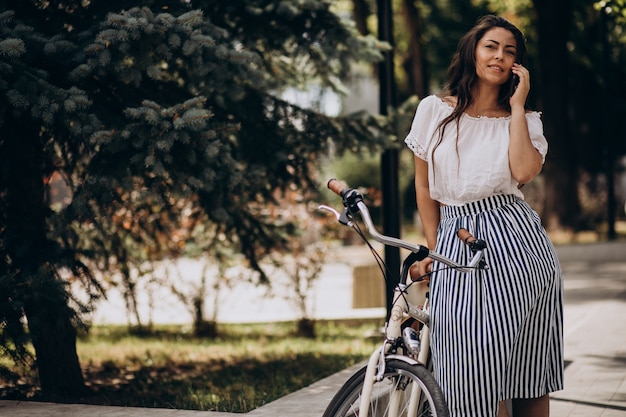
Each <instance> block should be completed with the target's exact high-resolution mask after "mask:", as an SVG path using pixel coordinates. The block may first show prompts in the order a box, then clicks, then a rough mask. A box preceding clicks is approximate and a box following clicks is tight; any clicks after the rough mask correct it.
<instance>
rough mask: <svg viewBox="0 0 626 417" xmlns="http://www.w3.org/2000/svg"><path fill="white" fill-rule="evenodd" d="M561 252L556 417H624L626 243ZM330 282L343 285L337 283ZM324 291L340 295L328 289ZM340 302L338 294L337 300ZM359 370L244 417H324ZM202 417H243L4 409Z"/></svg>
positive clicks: (5, 406) (52, 413)
mask: <svg viewBox="0 0 626 417" xmlns="http://www.w3.org/2000/svg"><path fill="white" fill-rule="evenodd" d="M353 250H354V249H353ZM557 251H558V253H559V258H560V260H561V263H562V266H563V270H564V277H565V332H564V342H565V359H566V364H567V366H566V369H565V389H564V390H563V391H560V392H557V393H554V394H553V395H552V396H551V402H550V406H551V410H552V412H551V416H552V417H583V416H584V417H626V324H625V319H626V242H617V243H601V244H590V245H567V246H559V247H557ZM360 256H370V255H369V254H367V253H365V252H363V253H359V252H358V250H357V251H356V252H355V253H354V254H352V258H351V259H353V260H354V259H356V258H357V257H360ZM329 279H331V280H332V281H333V282H334V283H335V284H337V281H336V277H329ZM340 284H341V285H343V286H346V285H348V284H347V283H340ZM320 288H322V289H329V288H330V289H332V288H334V289H335V290H336V287H333V286H329V285H328V286H325V285H322V286H321V287H320ZM322 292H324V293H325V291H322ZM348 293H349V292H344V294H348ZM336 296H337V294H336V291H335V293H334V294H333V297H336ZM318 297H319V298H322V297H323V294H322V295H320V294H318ZM345 305H349V303H345ZM350 310H351V311H346V312H345V314H347V315H349V316H351V317H357V316H358V314H359V311H358V309H357V310H356V311H355V310H354V309H350ZM375 312H376V311H372V310H371V309H365V310H364V311H363V313H364V314H366V315H367V316H368V317H369V316H371V315H372V314H373V313H375ZM356 368H357V367H353V368H351V369H347V370H344V371H341V372H339V373H337V374H335V375H332V376H330V377H328V378H325V379H323V380H321V381H318V382H316V383H314V384H312V385H311V386H309V387H307V388H304V389H302V390H300V391H297V392H295V393H292V394H290V395H287V396H286V397H283V398H281V399H279V400H277V401H275V402H272V403H270V404H266V405H265V406H263V407H260V408H258V409H256V410H254V411H251V412H249V413H247V414H245V415H246V416H250V417H288V416H301V417H318V416H321V415H322V413H323V411H324V409H325V408H326V405H327V404H328V402H329V401H330V399H331V398H332V396H333V395H334V393H335V392H336V391H337V390H338V389H339V387H340V386H341V385H342V384H343V383H344V382H345V381H346V380H347V379H348V377H349V376H350V375H351V373H352V372H354V371H355V370H356ZM201 414H204V415H207V414H208V415H210V416H211V417H226V416H230V417H232V416H236V415H238V414H234V413H218V412H201V411H189V410H167V409H146V408H126V407H103V406H91V405H77V404H74V405H68V404H51V403H36V402H15V401H0V416H11V417H39V416H47V417H62V416H63V417H65V416H77V417H78V416H81V417H99V416H107V417H121V416H125V417H161V416H163V417H165V416H168V417H169V416H171V417H192V416H198V415H201Z"/></svg>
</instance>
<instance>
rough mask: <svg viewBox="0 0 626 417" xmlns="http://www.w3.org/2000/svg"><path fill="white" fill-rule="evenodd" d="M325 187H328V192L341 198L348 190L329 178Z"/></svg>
mask: <svg viewBox="0 0 626 417" xmlns="http://www.w3.org/2000/svg"><path fill="white" fill-rule="evenodd" d="M326 185H327V186H328V189H329V190H330V191H332V192H333V193H335V194H337V195H338V196H339V197H343V193H344V192H345V191H346V190H347V189H348V186H347V185H346V184H344V183H343V182H341V181H339V180H337V179H335V178H331V179H330V180H328V183H327V184H326Z"/></svg>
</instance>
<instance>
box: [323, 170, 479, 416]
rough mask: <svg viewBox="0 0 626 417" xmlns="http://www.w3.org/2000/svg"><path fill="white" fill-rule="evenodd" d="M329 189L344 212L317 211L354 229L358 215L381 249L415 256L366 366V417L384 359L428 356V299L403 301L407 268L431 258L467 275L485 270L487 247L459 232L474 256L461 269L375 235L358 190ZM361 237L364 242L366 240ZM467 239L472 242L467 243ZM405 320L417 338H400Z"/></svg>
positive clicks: (415, 403) (416, 402) (412, 405)
mask: <svg viewBox="0 0 626 417" xmlns="http://www.w3.org/2000/svg"><path fill="white" fill-rule="evenodd" d="M328 188H330V189H331V190H332V191H334V192H335V193H336V194H338V195H340V196H341V197H342V199H343V202H344V207H345V208H344V210H343V212H342V213H339V212H338V211H337V210H335V209H334V208H332V207H329V206H326V205H320V206H319V209H321V210H326V211H329V212H331V213H333V214H334V215H335V217H336V218H337V220H338V221H339V222H340V223H341V224H344V225H346V226H350V227H353V228H355V223H354V222H353V221H352V215H353V214H355V213H356V212H358V213H359V214H360V216H361V219H362V221H363V223H364V224H365V226H366V228H367V231H368V233H369V235H370V237H371V238H372V239H374V240H375V241H377V242H380V243H382V244H384V245H388V246H393V247H398V248H403V249H406V250H409V251H410V252H411V254H414V255H413V257H411V255H409V257H407V259H405V261H404V265H403V271H402V273H401V280H400V283H399V284H398V285H397V286H396V288H395V289H394V296H393V297H394V298H393V303H392V308H391V311H390V314H389V317H388V320H387V323H385V339H384V341H383V344H382V345H381V346H380V347H378V348H377V349H376V350H375V351H374V353H372V355H371V356H370V358H369V361H368V363H367V368H366V373H365V381H364V385H363V389H362V391H361V398H360V407H359V417H368V413H369V402H370V398H371V396H372V391H373V386H374V383H375V382H378V381H381V380H382V379H383V378H384V375H385V363H386V359H388V358H391V357H393V358H394V359H399V360H402V361H404V362H407V363H409V364H411V365H418V364H420V363H421V364H424V365H425V364H426V363H427V361H428V357H429V355H430V329H429V322H430V314H429V312H428V308H429V306H428V298H426V299H425V302H424V305H423V306H421V307H420V306H417V305H413V304H411V303H410V302H409V301H408V300H407V297H406V293H407V288H408V285H407V284H406V280H407V278H408V267H409V266H410V264H412V263H413V262H415V261H420V260H423V259H425V258H426V257H430V258H432V259H433V260H436V261H439V262H441V263H443V264H445V265H447V266H448V267H450V268H454V269H456V270H458V271H460V272H470V271H473V270H475V269H477V268H482V269H486V268H487V266H486V264H485V263H484V261H483V259H482V258H483V250H484V249H485V248H486V244H485V242H484V241H479V240H476V239H475V238H474V237H473V236H471V235H470V234H469V232H467V231H466V230H464V229H463V232H464V233H463V235H461V231H459V238H461V239H462V240H463V241H464V242H465V243H467V244H468V245H470V247H471V248H472V251H473V252H474V255H473V257H472V259H471V261H470V262H469V264H468V265H460V264H458V263H457V262H455V261H453V260H451V259H449V258H447V257H445V256H443V255H440V254H438V253H435V252H433V251H431V250H429V249H428V248H427V247H425V246H423V245H415V244H412V243H410V242H406V241H404V240H401V239H398V238H395V237H391V236H385V235H382V234H380V233H378V231H377V230H376V227H375V225H374V222H373V221H372V218H371V216H370V213H369V210H368V208H367V206H366V204H365V203H364V202H363V199H362V196H361V194H360V193H359V192H358V191H357V190H354V189H348V188H347V187H346V186H345V185H344V184H342V183H339V182H338V181H336V180H331V181H329V183H328ZM355 229H356V228H355ZM357 230H358V229H357ZM362 237H363V238H364V239H365V240H366V241H367V238H366V237H365V236H362ZM470 238H472V239H473V240H471V241H470ZM468 242H469V243H468ZM472 245H473V246H472ZM407 316H410V317H412V318H414V319H416V320H418V321H419V322H421V323H423V326H422V328H421V329H420V332H419V335H418V334H417V331H416V330H414V329H412V328H406V329H405V332H406V334H403V331H402V322H403V321H404V320H405V319H406V318H407ZM417 343H419V347H418V348H416V347H415V344H417ZM398 351H401V354H397V352H398ZM411 390H412V391H411V396H410V401H409V406H408V408H409V414H408V415H415V414H416V412H417V410H418V409H419V406H420V397H421V395H420V394H421V388H420V387H419V386H418V385H417V384H413V385H412V387H411ZM399 396H400V394H399V393H398V391H397V390H394V391H393V392H392V394H391V398H389V416H390V417H397V416H398V403H399Z"/></svg>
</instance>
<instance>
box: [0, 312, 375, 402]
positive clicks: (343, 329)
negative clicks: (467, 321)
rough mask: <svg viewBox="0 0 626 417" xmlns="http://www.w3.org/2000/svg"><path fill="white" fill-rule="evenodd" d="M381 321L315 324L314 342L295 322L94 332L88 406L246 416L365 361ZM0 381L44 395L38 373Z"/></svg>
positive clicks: (88, 354)
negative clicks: (210, 335) (198, 330)
mask: <svg viewBox="0 0 626 417" xmlns="http://www.w3.org/2000/svg"><path fill="white" fill-rule="evenodd" d="M381 325H382V320H379V321H375V322H374V321H359V322H344V323H336V322H318V323H317V324H316V333H317V336H316V338H315V339H308V338H299V337H295V336H293V334H294V331H295V327H296V326H295V323H279V324H253V325H240V324H238V325H222V326H221V327H219V332H220V337H218V338H217V339H201V338H194V337H192V336H190V334H189V332H188V330H186V329H184V328H181V327H173V326H169V327H159V328H157V329H155V331H153V332H151V333H150V334H144V335H133V334H130V333H129V331H128V330H127V328H125V327H111V326H106V327H94V328H92V329H91V330H90V331H89V334H88V335H86V336H83V337H81V338H80V339H79V341H78V343H77V349H78V355H79V358H80V361H81V365H82V367H83V370H84V372H83V373H84V376H85V382H86V384H87V385H88V386H89V388H90V389H91V391H92V395H89V396H87V397H85V398H81V399H78V400H74V401H73V402H81V403H88V404H103V405H122V406H138V407H158V408H176V409H189V410H212V411H224V412H234V413H240V412H241V413H244V412H249V411H251V410H253V409H255V408H258V407H260V406H262V405H263V404H266V403H268V402H271V401H274V400H276V399H278V398H280V397H283V396H285V395H287V394H289V393H291V392H294V391H297V390H298V389H300V388H303V387H306V386H308V385H310V384H312V383H313V382H315V381H318V380H320V379H322V378H324V377H326V376H328V375H331V374H333V373H335V372H337V371H340V370H342V369H345V368H347V367H349V366H351V365H353V364H355V363H358V362H360V361H362V360H364V359H365V358H367V357H368V356H369V355H370V354H371V352H372V351H373V349H374V347H375V346H376V344H378V343H380V341H381V340H382V339H381V338H380V337H379V338H374V339H373V340H370V339H368V338H367V334H368V333H370V334H371V333H372V331H375V330H377V329H378V328H380V326H381ZM25 372H26V374H25V375H24V377H23V378H22V379H21V380H20V381H19V383H17V384H15V383H13V384H7V382H6V381H2V379H1V378H0V398H3V399H9V398H10V399H22V400H23V399H30V400H35V401H37V400H50V399H46V398H43V397H41V395H40V394H39V392H38V391H37V387H36V382H35V381H36V380H35V378H36V375H35V374H33V373H32V371H30V372H29V371H21V373H22V374H24V373H25Z"/></svg>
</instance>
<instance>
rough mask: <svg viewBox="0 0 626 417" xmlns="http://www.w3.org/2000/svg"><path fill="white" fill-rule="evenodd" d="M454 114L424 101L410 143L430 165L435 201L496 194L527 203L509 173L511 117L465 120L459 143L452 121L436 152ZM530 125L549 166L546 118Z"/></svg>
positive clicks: (534, 116) (453, 202)
mask: <svg viewBox="0 0 626 417" xmlns="http://www.w3.org/2000/svg"><path fill="white" fill-rule="evenodd" d="M452 110H453V108H452V106H450V105H449V104H447V103H446V102H444V101H443V100H442V99H441V98H439V97H437V96H434V95H432V96H428V97H426V98H424V99H423V100H422V101H421V102H420V103H419V105H418V107H417V111H416V112H415V117H414V118H413V124H412V126H411V130H410V132H409V134H408V135H407V137H406V139H405V140H404V142H405V143H406V144H407V146H408V147H409V149H411V150H412V151H413V153H415V155H417V157H419V158H420V159H423V160H424V161H426V162H428V181H429V188H430V196H431V198H432V199H433V200H437V201H439V202H440V203H443V204H446V205H450V206H458V205H463V204H466V203H469V202H472V201H476V200H480V199H483V198H486V197H489V196H491V195H496V194H513V195H516V196H518V197H519V198H522V199H523V198H524V195H523V194H522V192H521V191H520V190H519V188H518V185H519V184H518V183H517V181H515V179H514V178H513V177H512V175H511V169H510V167H509V126H510V124H511V117H510V116H507V117H495V118H494V117H472V116H469V115H467V114H463V115H462V116H461V119H460V121H459V138H458V143H457V138H456V137H457V124H456V123H455V122H454V121H452V122H451V123H449V124H448V125H447V126H446V129H445V133H444V136H443V138H442V140H441V142H440V143H439V145H437V146H436V147H435V145H436V144H437V142H438V141H439V135H440V130H439V129H438V128H437V127H438V126H439V123H440V122H441V120H443V119H444V118H445V117H447V116H449V115H450V114H451V113H452ZM526 120H527V123H528V131H529V133H530V140H531V142H532V144H533V146H534V147H535V148H536V149H537V150H538V151H539V153H540V154H541V156H542V158H543V160H544V161H545V156H546V153H547V151H548V142H547V141H546V138H545V137H544V135H543V124H542V122H541V114H540V113H538V112H528V113H526ZM433 148H435V152H434V157H433ZM433 161H434V162H433Z"/></svg>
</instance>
